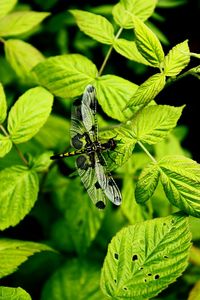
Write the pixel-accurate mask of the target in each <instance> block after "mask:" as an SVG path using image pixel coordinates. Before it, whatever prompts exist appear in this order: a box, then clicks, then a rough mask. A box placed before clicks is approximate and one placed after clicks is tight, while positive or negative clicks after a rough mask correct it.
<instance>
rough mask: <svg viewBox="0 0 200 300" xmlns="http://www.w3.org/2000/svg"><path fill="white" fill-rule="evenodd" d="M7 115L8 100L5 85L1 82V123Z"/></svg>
mask: <svg viewBox="0 0 200 300" xmlns="http://www.w3.org/2000/svg"><path fill="white" fill-rule="evenodd" d="M6 115H7V102H6V95H5V93H4V89H3V85H2V84H1V83H0V124H2V123H3V122H4V121H5V118H6Z"/></svg>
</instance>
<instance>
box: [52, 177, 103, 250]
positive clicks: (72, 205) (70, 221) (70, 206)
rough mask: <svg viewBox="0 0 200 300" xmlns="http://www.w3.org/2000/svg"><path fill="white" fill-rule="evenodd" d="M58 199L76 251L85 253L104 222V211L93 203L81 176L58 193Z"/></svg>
mask: <svg viewBox="0 0 200 300" xmlns="http://www.w3.org/2000/svg"><path fill="white" fill-rule="evenodd" d="M59 195H60V196H59ZM54 198H55V195H54ZM56 201H57V202H58V203H59V206H60V209H61V212H62V213H63V214H64V216H65V220H66V224H67V228H68V230H69V233H70V236H71V238H72V241H73V244H74V245H75V249H76V251H77V252H78V254H79V255H83V254H85V253H86V251H87V249H88V248H89V246H90V245H91V243H92V241H93V240H94V238H95V237H96V234H97V232H98V230H99V228H100V226H101V224H102V220H103V217H104V212H103V211H101V212H100V211H99V210H98V209H97V208H96V207H95V206H94V205H93V203H92V202H91V199H90V198H89V196H88V194H87V192H86V191H85V189H84V187H83V185H82V183H81V180H80V178H79V177H78V178H77V179H76V180H72V181H71V183H70V184H69V185H66V188H64V190H63V192H61V191H59V192H58V193H57V197H56Z"/></svg>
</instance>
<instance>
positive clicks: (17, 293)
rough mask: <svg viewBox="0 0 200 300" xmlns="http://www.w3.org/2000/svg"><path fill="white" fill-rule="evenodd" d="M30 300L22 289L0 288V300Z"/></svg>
mask: <svg viewBox="0 0 200 300" xmlns="http://www.w3.org/2000/svg"><path fill="white" fill-rule="evenodd" d="M19 299H20V300H31V296H30V295H29V294H28V293H27V292H26V291H25V290H23V289H22V288H20V287H18V288H12V287H5V286H0V300H19Z"/></svg>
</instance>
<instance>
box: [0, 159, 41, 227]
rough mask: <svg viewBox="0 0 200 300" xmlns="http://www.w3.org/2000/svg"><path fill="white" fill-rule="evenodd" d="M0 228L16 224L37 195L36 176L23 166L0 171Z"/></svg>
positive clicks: (31, 205)
mask: <svg viewBox="0 0 200 300" xmlns="http://www.w3.org/2000/svg"><path fill="white" fill-rule="evenodd" d="M0 182H1V189H0V207H1V210H0V229H1V230H3V229H5V228H8V227H9V226H15V225H16V224H18V223H19V222H20V221H21V220H22V219H23V218H24V217H25V216H26V215H27V214H28V213H29V211H30V210H31V208H32V207H33V205H34V203H35V201H36V200H37V195H38V188H39V182H38V176H37V174H36V172H35V171H31V170H29V169H28V168H26V167H24V166H20V165H18V166H12V167H10V168H6V169H3V170H2V171H0Z"/></svg>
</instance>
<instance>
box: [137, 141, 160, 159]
mask: <svg viewBox="0 0 200 300" xmlns="http://www.w3.org/2000/svg"><path fill="white" fill-rule="evenodd" d="M137 143H138V145H140V147H141V148H142V150H144V152H145V153H146V154H147V155H148V157H149V158H150V159H151V160H152V161H153V162H154V163H157V161H156V159H155V158H154V157H153V156H152V155H151V153H150V152H149V151H148V150H147V149H146V148H145V146H144V145H143V144H142V143H141V142H137Z"/></svg>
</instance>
